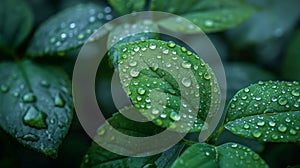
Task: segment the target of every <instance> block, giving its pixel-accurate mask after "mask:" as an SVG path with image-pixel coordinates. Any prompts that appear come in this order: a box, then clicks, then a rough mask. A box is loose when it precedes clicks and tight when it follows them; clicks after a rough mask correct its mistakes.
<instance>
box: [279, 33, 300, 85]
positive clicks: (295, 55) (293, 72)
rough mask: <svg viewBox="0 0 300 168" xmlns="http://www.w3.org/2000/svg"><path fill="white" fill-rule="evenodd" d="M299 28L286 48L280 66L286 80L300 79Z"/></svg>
mask: <svg viewBox="0 0 300 168" xmlns="http://www.w3.org/2000/svg"><path fill="white" fill-rule="evenodd" d="M299 45H300V29H298V30H297V31H296V32H295V34H294V36H293V37H292V40H291V42H290V44H289V46H288V48H287V51H286V53H285V56H284V60H283V64H282V67H281V73H282V76H283V77H284V78H285V79H288V80H298V81H300V67H299V65H300V59H299V57H300V51H299V49H298V48H299Z"/></svg>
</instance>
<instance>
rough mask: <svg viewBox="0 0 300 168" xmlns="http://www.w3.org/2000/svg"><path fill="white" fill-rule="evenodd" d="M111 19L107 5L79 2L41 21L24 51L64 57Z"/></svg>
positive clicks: (38, 54)
mask: <svg viewBox="0 0 300 168" xmlns="http://www.w3.org/2000/svg"><path fill="white" fill-rule="evenodd" d="M112 19H113V15H112V12H111V8H110V7H102V6H98V5H94V4H80V5H77V6H74V7H70V8H67V9H65V10H63V11H61V12H60V13H58V14H57V15H54V16H52V17H51V18H49V19H48V20H47V21H46V22H45V23H43V24H42V25H41V26H40V27H39V28H38V30H37V31H36V33H35V34H34V37H33V39H32V41H31V43H30V46H29V49H28V50H27V54H28V55H30V56H33V57H38V56H44V55H59V56H63V55H65V54H66V52H67V51H70V50H73V49H76V48H78V47H80V46H82V45H83V43H84V42H85V41H86V40H87V39H88V38H89V37H90V36H91V35H92V33H94V31H96V30H97V29H98V28H100V26H102V25H103V24H104V23H106V22H107V21H110V20H112Z"/></svg>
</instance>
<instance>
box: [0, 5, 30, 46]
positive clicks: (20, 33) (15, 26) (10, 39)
mask: <svg viewBox="0 0 300 168" xmlns="http://www.w3.org/2000/svg"><path fill="white" fill-rule="evenodd" d="M0 18H1V22H0V48H3V49H5V48H7V47H8V48H13V49H15V48H17V47H18V46H19V45H20V44H21V43H22V42H23V41H24V40H25V38H26V37H27V36H28V34H29V33H30V31H31V29H32V25H33V15H32V12H31V10H30V8H29V7H28V5H27V3H26V2H24V1H22V0H1V1H0Z"/></svg>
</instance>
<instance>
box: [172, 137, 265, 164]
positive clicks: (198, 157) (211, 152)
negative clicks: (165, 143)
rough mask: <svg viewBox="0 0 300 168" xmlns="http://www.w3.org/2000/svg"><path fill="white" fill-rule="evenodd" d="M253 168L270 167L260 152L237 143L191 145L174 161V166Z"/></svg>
mask: <svg viewBox="0 0 300 168" xmlns="http://www.w3.org/2000/svg"><path fill="white" fill-rule="evenodd" d="M189 167H201V168H239V167H243V168H247V167H249V168H252V167H260V168H263V167H266V168H267V167H269V166H268V165H267V164H266V163H265V161H264V160H262V159H261V158H260V157H259V155H258V154H256V153H255V152H253V151H252V150H251V149H249V148H247V147H245V146H243V145H240V144H236V143H226V144H223V145H220V146H212V145H209V144H205V143H199V144H195V145H192V146H191V147H189V148H188V149H187V150H186V151H184V153H183V154H182V155H181V156H180V157H179V158H178V159H177V160H176V161H175V162H174V164H173V165H172V168H189Z"/></svg>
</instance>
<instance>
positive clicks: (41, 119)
mask: <svg viewBox="0 0 300 168" xmlns="http://www.w3.org/2000/svg"><path fill="white" fill-rule="evenodd" d="M46 118H47V115H46V114H45V113H44V112H41V111H38V110H37V109H36V108H35V107H33V106H31V107H30V108H29V109H28V110H27V111H26V113H25V115H24V117H23V122H24V124H25V125H28V126H31V127H34V128H38V129H41V128H47V124H46Z"/></svg>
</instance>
